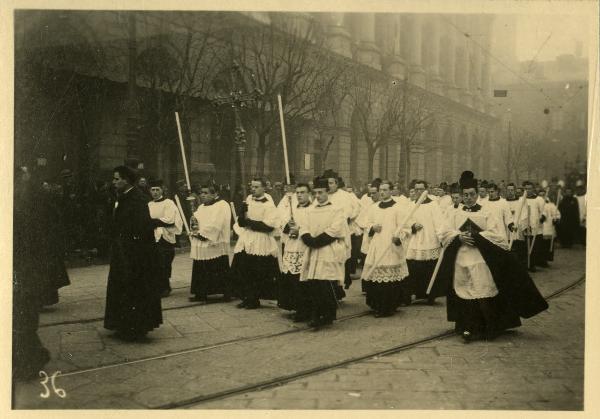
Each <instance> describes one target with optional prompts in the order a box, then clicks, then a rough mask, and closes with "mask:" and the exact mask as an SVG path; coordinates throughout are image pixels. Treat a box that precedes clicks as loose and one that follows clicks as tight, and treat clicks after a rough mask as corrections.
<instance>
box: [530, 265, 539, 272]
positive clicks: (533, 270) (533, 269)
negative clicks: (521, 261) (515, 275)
mask: <svg viewBox="0 0 600 419" xmlns="http://www.w3.org/2000/svg"><path fill="white" fill-rule="evenodd" d="M528 271H529V272H537V269H535V266H534V267H532V268H529V269H528Z"/></svg>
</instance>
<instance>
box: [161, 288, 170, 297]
mask: <svg viewBox="0 0 600 419" xmlns="http://www.w3.org/2000/svg"><path fill="white" fill-rule="evenodd" d="M169 295H171V288H169V289H167V290H164V291H163V292H161V293H160V298H166V297H168V296H169Z"/></svg>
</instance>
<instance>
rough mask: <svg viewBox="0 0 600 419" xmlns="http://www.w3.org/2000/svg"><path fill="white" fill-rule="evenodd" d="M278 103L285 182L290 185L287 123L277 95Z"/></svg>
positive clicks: (279, 97) (279, 96)
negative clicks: (286, 136)
mask: <svg viewBox="0 0 600 419" xmlns="http://www.w3.org/2000/svg"><path fill="white" fill-rule="evenodd" d="M277 103H278V104H279V122H280V124H281V140H282V141H283V161H284V164H285V180H286V181H287V184H288V185H290V184H291V183H292V182H291V181H290V166H289V164H288V153H287V140H286V138H285V123H284V121H283V105H282V104H281V95H277Z"/></svg>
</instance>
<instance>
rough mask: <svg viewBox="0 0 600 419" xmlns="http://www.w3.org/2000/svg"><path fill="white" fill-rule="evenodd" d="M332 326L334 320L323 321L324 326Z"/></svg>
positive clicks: (326, 319)
mask: <svg viewBox="0 0 600 419" xmlns="http://www.w3.org/2000/svg"><path fill="white" fill-rule="evenodd" d="M330 324H333V319H332V318H325V319H323V320H322V321H321V325H322V326H329V325H330Z"/></svg>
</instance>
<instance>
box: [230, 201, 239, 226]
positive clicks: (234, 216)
mask: <svg viewBox="0 0 600 419" xmlns="http://www.w3.org/2000/svg"><path fill="white" fill-rule="evenodd" d="M229 206H230V207H231V215H233V220H234V221H235V222H236V223H237V220H238V217H237V213H236V212H235V205H233V202H230V203H229Z"/></svg>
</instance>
